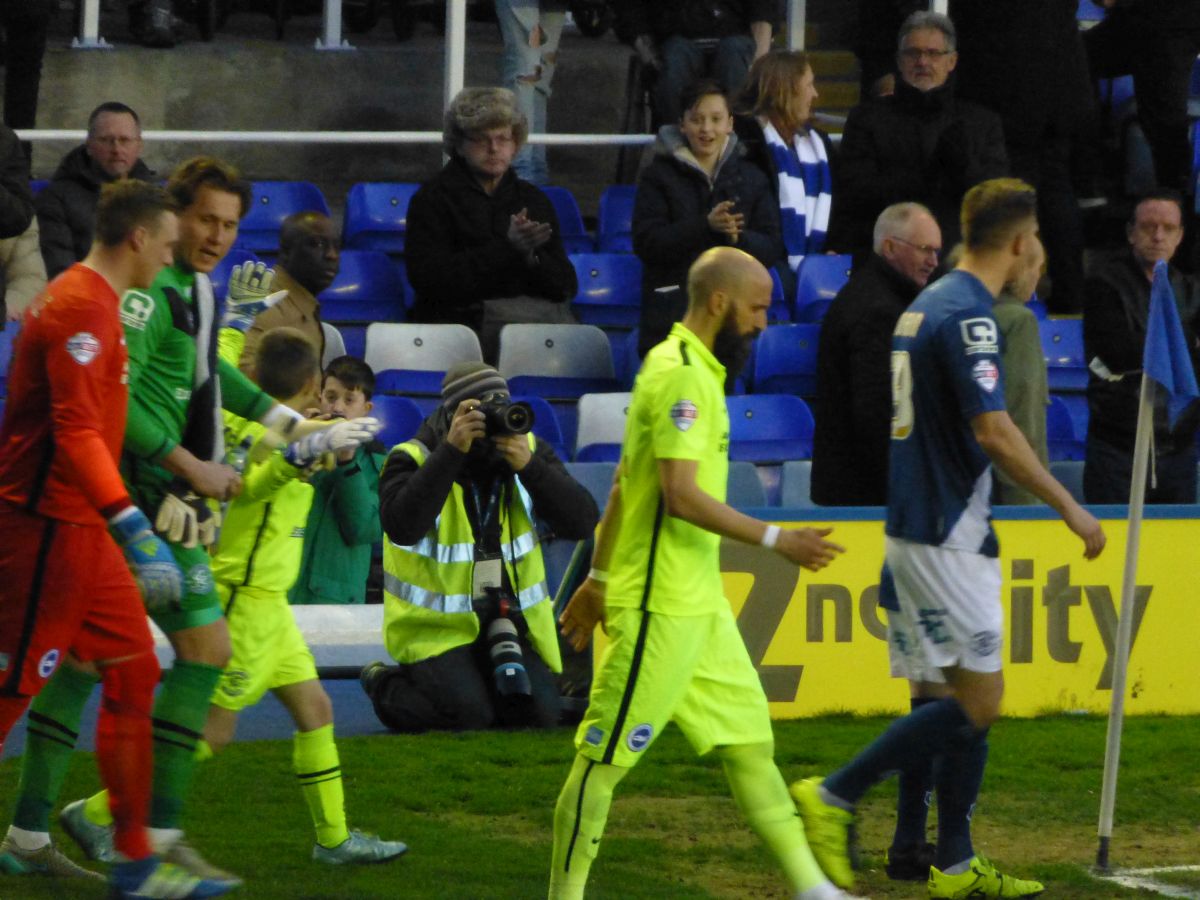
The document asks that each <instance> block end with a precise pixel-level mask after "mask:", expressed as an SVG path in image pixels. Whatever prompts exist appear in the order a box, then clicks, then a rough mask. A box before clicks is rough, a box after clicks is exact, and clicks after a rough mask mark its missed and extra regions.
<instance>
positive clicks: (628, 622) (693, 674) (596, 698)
mask: <svg viewBox="0 0 1200 900" xmlns="http://www.w3.org/2000/svg"><path fill="white" fill-rule="evenodd" d="M608 636H609V639H610V643H609V645H608V647H607V649H606V650H605V653H604V658H603V659H602V660H601V662H600V669H599V671H598V672H597V673H596V677H595V680H594V681H593V682H592V693H591V697H590V700H589V702H588V709H587V712H586V713H584V716H583V721H582V722H580V724H579V730H578V731H577V732H576V735H575V746H576V747H577V748H578V750H579V752H580V753H581V754H582V755H583V756H586V757H587V758H588V759H594V760H596V761H597V762H602V763H609V764H612V765H616V766H626V767H630V766H633V765H635V764H636V763H637V761H638V760H639V759H640V758H641V756H642V754H643V753H644V752H645V750H646V749H647V748H648V747H649V746H650V744H651V743H653V742H654V739H655V738H657V737H658V736H659V735H660V734H661V733H662V730H663V728H664V727H666V724H667V722H670V721H674V722H675V724H676V725H678V726H679V728H680V730H681V731H683V733H684V735H685V736H686V737H687V739H688V741H690V742H691V744H692V746H693V747H694V748H695V749H696V752H697V753H699V754H701V755H703V754H705V753H708V752H709V751H710V750H712V749H713V748H714V747H720V746H726V745H730V744H758V743H764V742H767V741H770V740H772V734H771V719H770V714H769V712H768V710H767V697H766V694H764V693H763V689H762V684H761V683H760V682H759V679H758V673H757V672H755V670H754V665H753V664H752V663H751V662H750V656H749V654H748V653H747V652H746V645H745V643H743V641H742V636H741V634H739V633H738V629H737V623H736V622H735V621H734V618H733V612H732V611H731V610H730V609H729V607H728V606H723V607H722V608H721V609H720V610H719V611H718V612H715V613H711V614H708V615H702V616H668V615H663V614H661V613H649V612H643V611H642V610H640V609H631V608H628V607H618V608H610V609H609V611H608Z"/></svg>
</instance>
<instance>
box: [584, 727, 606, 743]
mask: <svg viewBox="0 0 1200 900" xmlns="http://www.w3.org/2000/svg"><path fill="white" fill-rule="evenodd" d="M603 740H604V729H603V728H597V727H596V726H595V725H593V726H592V727H591V728H589V729H588V730H587V734H585V735H584V736H583V742H584V743H585V744H591V745H592V746H593V747H599V746H600V742H601V741H603Z"/></svg>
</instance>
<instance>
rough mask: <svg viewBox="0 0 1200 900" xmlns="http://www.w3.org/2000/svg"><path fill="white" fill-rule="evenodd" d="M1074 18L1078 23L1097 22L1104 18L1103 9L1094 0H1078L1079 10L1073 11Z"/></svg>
mask: <svg viewBox="0 0 1200 900" xmlns="http://www.w3.org/2000/svg"><path fill="white" fill-rule="evenodd" d="M1075 18H1076V19H1077V20H1079V21H1080V22H1092V23H1095V22H1099V21H1100V20H1101V19H1103V18H1104V8H1103V7H1101V6H1100V5H1099V4H1098V3H1096V2H1095V0H1079V9H1077V10H1076V11H1075Z"/></svg>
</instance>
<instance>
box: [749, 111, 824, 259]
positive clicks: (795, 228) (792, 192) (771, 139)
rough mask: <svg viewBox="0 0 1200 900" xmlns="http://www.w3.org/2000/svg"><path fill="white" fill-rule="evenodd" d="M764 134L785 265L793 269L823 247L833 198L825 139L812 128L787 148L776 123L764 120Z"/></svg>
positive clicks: (797, 136) (796, 138) (798, 136)
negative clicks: (775, 178)
mask: <svg viewBox="0 0 1200 900" xmlns="http://www.w3.org/2000/svg"><path fill="white" fill-rule="evenodd" d="M763 136H764V137H765V138H766V140H767V146H768V147H770V148H771V156H772V158H773V159H774V160H775V170H776V171H777V172H778V173H779V221H780V226H781V229H782V232H783V246H784V248H785V249H786V250H787V255H788V265H789V266H791V269H792V271H793V272H794V271H796V270H797V269H798V268H800V263H801V261H802V260H803V259H804V257H805V256H807V255H808V254H810V253H820V252H821V251H822V250H823V249H824V247H825V232H827V231H828V230H829V207H830V203H831V202H832V199H833V195H832V190H833V179H832V176H831V175H830V172H829V156H828V154H826V152H825V142H824V141H822V140H821V138H820V136H819V135H818V134H817V133H816V132H814V131H809V132H808V133H807V134H803V135H800V134H797V135H796V136H795V137H794V138H793V139H792V146H790V147H789V146H788V145H787V143H786V142H785V141H784V140H783V138H782V137H780V136H779V132H778V131H776V130H775V126H774V125H772V124H771V123H770V122H766V123H765V124H764V125H763Z"/></svg>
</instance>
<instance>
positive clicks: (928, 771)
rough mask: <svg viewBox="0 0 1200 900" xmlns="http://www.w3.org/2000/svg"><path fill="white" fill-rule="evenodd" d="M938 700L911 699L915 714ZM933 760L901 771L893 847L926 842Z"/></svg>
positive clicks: (926, 758) (933, 698)
mask: <svg viewBox="0 0 1200 900" xmlns="http://www.w3.org/2000/svg"><path fill="white" fill-rule="evenodd" d="M938 699H939V698H937V697H913V698H912V700H911V703H912V709H913V711H914V712H915V711H916V710H918V709H920V708H921V707H922V706H928V705H929V704H930V703H936V702H937V701H938ZM933 761H934V757H932V756H926V757H925V758H923V759H922V760H920V761H918V762H917V763H916V764H914V765H913V766H912V767H910V768H908V769H904V770H902V771H901V772H900V775H899V778H898V781H899V787H900V794H899V796H898V797H897V798H896V833H895V834H894V835H893V836H892V848H893V849H895V850H899V849H901V848H904V847H919V846H921V845H922V844H924V843H925V825H926V822H927V821H928V819H929V800H930V794H931V793H932V791H933Z"/></svg>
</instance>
